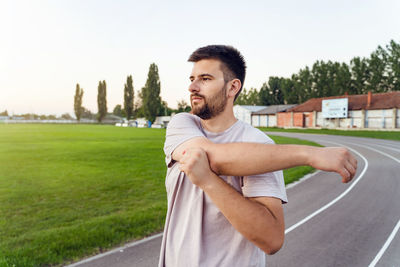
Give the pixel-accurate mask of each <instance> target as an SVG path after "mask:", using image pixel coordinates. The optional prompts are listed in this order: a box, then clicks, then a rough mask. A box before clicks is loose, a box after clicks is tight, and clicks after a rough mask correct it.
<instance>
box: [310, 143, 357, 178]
mask: <svg viewBox="0 0 400 267" xmlns="http://www.w3.org/2000/svg"><path fill="white" fill-rule="evenodd" d="M309 159H310V162H309V165H310V166H311V167H313V168H316V169H319V170H323V171H329V172H337V173H339V174H340V175H341V176H342V182H343V183H347V182H350V181H351V179H353V177H354V175H355V174H356V171H357V160H356V159H355V157H354V156H353V155H352V154H350V152H349V150H348V149H347V148H343V147H323V148H321V147H318V148H317V147H315V148H313V149H312V150H311V151H310V155H309Z"/></svg>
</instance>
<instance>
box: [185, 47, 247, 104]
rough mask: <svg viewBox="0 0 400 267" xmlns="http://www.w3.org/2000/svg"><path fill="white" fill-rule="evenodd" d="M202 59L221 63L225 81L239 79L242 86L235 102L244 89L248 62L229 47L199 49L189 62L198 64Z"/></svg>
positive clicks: (234, 49)
mask: <svg viewBox="0 0 400 267" xmlns="http://www.w3.org/2000/svg"><path fill="white" fill-rule="evenodd" d="M202 59H217V60H219V61H221V63H222V64H221V70H222V72H223V73H224V80H225V82H228V81H230V80H232V79H235V78H237V79H239V80H240V82H241V83H242V86H241V87H240V89H239V92H237V94H236V95H235V100H236V98H237V97H238V96H239V94H240V92H241V91H242V88H243V83H244V78H245V76H246V62H245V61H244V58H243V56H242V54H240V52H239V51H238V50H237V49H236V48H234V47H232V46H229V45H208V46H204V47H200V48H198V49H197V50H196V51H194V52H193V53H192V54H191V55H190V57H189V59H188V61H189V62H197V61H200V60H202Z"/></svg>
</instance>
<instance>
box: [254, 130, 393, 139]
mask: <svg viewBox="0 0 400 267" xmlns="http://www.w3.org/2000/svg"><path fill="white" fill-rule="evenodd" d="M259 129H260V130H261V131H263V132H292V133H308V134H331V135H345V136H357V137H370V138H379V139H388V140H398V141H400V131H368V130H355V131H354V130H353V131H352V130H333V129H282V128H275V127H273V128H267V127H259Z"/></svg>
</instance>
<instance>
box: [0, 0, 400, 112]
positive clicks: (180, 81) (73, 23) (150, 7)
mask: <svg viewBox="0 0 400 267" xmlns="http://www.w3.org/2000/svg"><path fill="white" fill-rule="evenodd" d="M398 14H400V1H397V0H380V1H378V0H376V1H369V0H363V1H361V0H354V1H343V0H336V1H314V0H312V1H311V0H310V1H307V0H304V1H294V0H293V1H276V0H275V1H269V0H263V1H251V0H249V1H243V0H241V1H236V0H228V1H225V0H222V1H215V0H214V1H209V0H203V1H188V0H186V1H174V0H170V1H152V0H148V1H125V0H113V1H111V0H109V1H101V0H57V1H54V0H52V1H44V0H36V1H32V0H28V1H21V0H0V112H1V111H3V110H7V111H8V112H9V114H23V113H36V114H46V115H49V114H56V115H61V114H63V113H69V114H71V115H73V113H74V112H73V99H74V94H75V87H76V84H77V83H79V84H80V86H81V88H83V90H84V96H83V106H85V107H86V108H88V109H90V110H91V111H92V112H97V85H98V82H99V81H100V80H105V81H106V83H107V103H108V104H107V106H108V111H109V112H112V110H113V109H114V107H115V105H117V104H123V89H124V84H125V83H126V78H127V76H128V75H132V77H133V83H134V89H135V91H136V92H137V91H138V90H140V89H141V88H142V87H143V86H144V85H145V83H146V79H147V73H148V70H149V66H150V64H151V63H153V62H154V63H156V64H157V66H158V70H159V75H160V81H161V98H162V99H163V100H165V101H167V103H168V105H169V106H170V107H172V108H176V106H177V102H178V101H180V100H182V99H184V100H186V101H187V102H189V101H188V99H189V93H188V86H189V76H190V72H191V69H192V66H193V63H189V62H187V59H188V57H189V55H190V54H191V53H192V52H193V51H194V50H196V49H197V48H199V47H201V46H205V45H209V44H226V45H232V46H234V47H236V48H237V49H238V50H239V51H241V53H242V54H243V56H244V57H245V60H246V63H247V76H246V80H245V84H244V87H245V88H248V89H249V88H251V87H254V88H257V89H259V88H260V87H261V86H262V84H263V83H264V82H266V81H268V78H269V77H270V76H282V77H290V76H291V75H292V74H293V73H296V72H298V71H299V69H300V68H304V67H305V66H311V65H312V64H313V63H314V62H315V61H316V60H332V61H339V62H346V63H349V62H350V60H351V59H352V58H353V57H355V56H360V57H368V56H369V55H370V53H371V52H373V51H374V50H375V49H376V48H377V47H378V45H381V46H385V45H386V44H388V43H389V42H390V40H392V39H393V40H395V41H396V42H399V41H400V30H399V29H400V19H399V15H398ZM135 94H137V93H135Z"/></svg>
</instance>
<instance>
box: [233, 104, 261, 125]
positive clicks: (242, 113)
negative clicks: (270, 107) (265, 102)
mask: <svg viewBox="0 0 400 267" xmlns="http://www.w3.org/2000/svg"><path fill="white" fill-rule="evenodd" d="M266 107H267V106H246V105H235V106H233V114H234V115H235V117H236V118H237V119H239V120H241V121H244V122H247V123H248V124H251V114H253V112H257V111H260V110H262V109H264V108H266Z"/></svg>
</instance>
